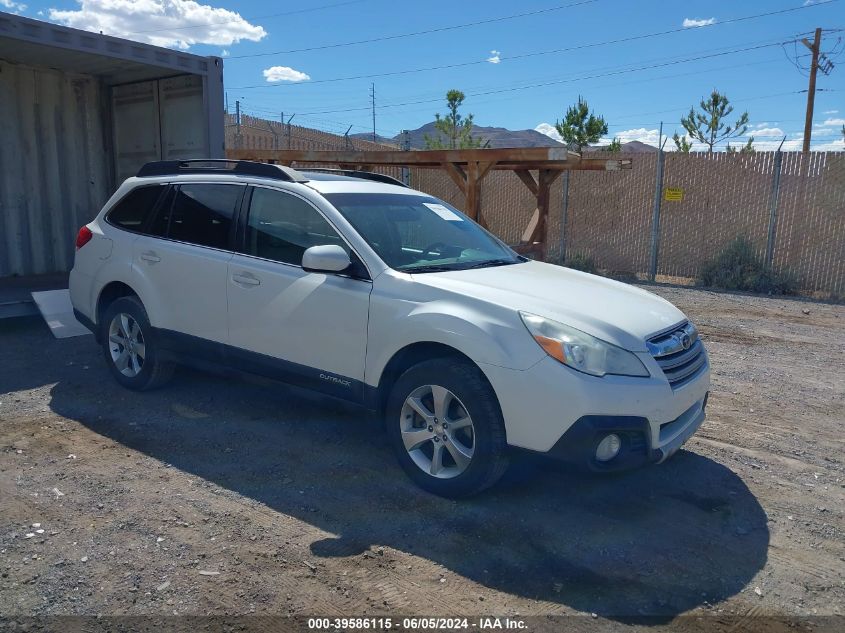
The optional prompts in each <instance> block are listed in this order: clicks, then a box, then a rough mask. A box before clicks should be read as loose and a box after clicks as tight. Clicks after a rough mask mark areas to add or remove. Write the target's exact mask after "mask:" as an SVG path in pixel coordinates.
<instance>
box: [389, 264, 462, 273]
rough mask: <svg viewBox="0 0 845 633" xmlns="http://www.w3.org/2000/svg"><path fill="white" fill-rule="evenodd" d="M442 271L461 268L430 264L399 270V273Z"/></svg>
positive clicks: (454, 265)
mask: <svg viewBox="0 0 845 633" xmlns="http://www.w3.org/2000/svg"><path fill="white" fill-rule="evenodd" d="M444 270H463V268H456V264H430V265H428V266H413V267H411V268H400V269H399V271H400V272H403V273H410V274H411V275H414V274H416V273H442V272H443V271H444Z"/></svg>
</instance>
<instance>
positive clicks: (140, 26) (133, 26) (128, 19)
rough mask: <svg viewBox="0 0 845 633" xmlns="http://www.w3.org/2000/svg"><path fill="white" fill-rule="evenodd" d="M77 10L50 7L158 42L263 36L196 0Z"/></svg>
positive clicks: (127, 1)
mask: <svg viewBox="0 0 845 633" xmlns="http://www.w3.org/2000/svg"><path fill="white" fill-rule="evenodd" d="M2 1H3V0H0V2H2ZM77 2H78V3H79V9H78V10H75V11H74V10H60V9H50V11H49V17H50V19H51V20H52V21H54V22H58V23H60V24H65V25H67V26H72V27H74V28H77V29H83V30H85V31H92V32H95V33H98V32H100V31H102V32H103V33H106V34H108V35H114V36H117V37H126V38H129V39H132V40H136V41H138V42H146V43H148V44H154V45H156V46H167V47H171V48H180V49H183V50H184V49H187V48H190V47H191V46H192V45H194V44H214V45H217V46H231V45H232V44H237V43H238V42H240V41H241V40H250V41H252V42H258V41H259V40H261V39H263V38H264V37H265V36H266V35H267V31H265V30H264V28H263V27H261V26H258V25H255V24H250V23H249V22H248V21H247V20H245V19H244V18H242V17H241V16H240V14H238V13H237V12H235V11H229V10H228V9H223V8H219V7H212V6H210V5H207V4H200V3H199V2H195V1H194V0H135V1H133V0H77Z"/></svg>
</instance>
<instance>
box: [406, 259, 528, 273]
mask: <svg viewBox="0 0 845 633" xmlns="http://www.w3.org/2000/svg"><path fill="white" fill-rule="evenodd" d="M519 263H520V260H518V259H517V260H513V259H487V260H484V261H481V262H472V263H470V264H462V263H460V262H452V263H450V264H430V265H428V266H416V267H413V268H400V270H401V271H402V272H403V273H410V274H412V275H413V274H415V273H442V272H445V271H456V270H473V269H475V268H492V267H493V266H508V265H509V264H519Z"/></svg>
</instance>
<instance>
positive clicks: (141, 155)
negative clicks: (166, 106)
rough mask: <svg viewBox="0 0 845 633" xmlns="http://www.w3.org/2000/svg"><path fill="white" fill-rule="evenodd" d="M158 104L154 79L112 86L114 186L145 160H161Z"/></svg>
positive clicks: (156, 83) (156, 84)
mask: <svg viewBox="0 0 845 633" xmlns="http://www.w3.org/2000/svg"><path fill="white" fill-rule="evenodd" d="M158 105H159V104H158V82H157V81H145V82H142V83H136V84H127V85H125V86H115V87H114V88H112V120H113V122H114V154H115V176H116V180H117V182H116V183H115V185H116V186H119V185H120V184H121V183H122V182H123V181H124V180H126V179H127V178H129V177H130V176H134V175H135V174H136V173H138V168H139V167H141V165H143V164H144V163H148V162H150V161H154V160H161V125H160V121H159V107H158Z"/></svg>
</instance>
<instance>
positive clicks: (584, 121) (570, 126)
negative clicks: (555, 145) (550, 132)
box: [555, 96, 607, 152]
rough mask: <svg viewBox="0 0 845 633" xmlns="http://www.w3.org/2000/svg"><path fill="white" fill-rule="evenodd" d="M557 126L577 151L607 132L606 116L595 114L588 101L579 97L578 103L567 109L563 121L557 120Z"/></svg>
mask: <svg viewBox="0 0 845 633" xmlns="http://www.w3.org/2000/svg"><path fill="white" fill-rule="evenodd" d="M555 128H557V131H558V134H560V135H561V137H562V138H563V140H564V142H565V143H566V144H567V145H569V146H570V147H574V148H575V149H576V150H577V151H579V152H580V151H581V148H583V147H584V146H585V145H589V144H590V143H595V142H597V141H598V140H599V139H600V138H601V137H602V136H604V135H605V134H607V123H606V122H605V120H604V117H600V116H595V115H594V114H593V113H592V112H590V107H589V106H588V105H587V102H586V101H585V100H584V99H583V98H581V97H580V96H579V97H578V103H576V104H575V105H574V106H571V107H570V108H569V109H568V110H567V111H566V116H565V117H564V119H563V121H556V122H555Z"/></svg>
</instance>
